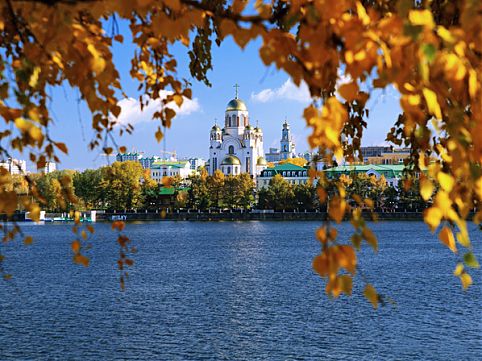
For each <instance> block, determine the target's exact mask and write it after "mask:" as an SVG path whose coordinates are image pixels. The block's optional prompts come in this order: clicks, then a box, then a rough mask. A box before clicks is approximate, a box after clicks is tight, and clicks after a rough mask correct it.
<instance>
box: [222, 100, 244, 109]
mask: <svg viewBox="0 0 482 361" xmlns="http://www.w3.org/2000/svg"><path fill="white" fill-rule="evenodd" d="M229 110H244V111H247V110H248V108H247V107H246V104H244V102H243V101H242V100H241V99H238V98H234V99H233V100H231V101H230V102H229V103H228V105H227V106H226V111H229Z"/></svg>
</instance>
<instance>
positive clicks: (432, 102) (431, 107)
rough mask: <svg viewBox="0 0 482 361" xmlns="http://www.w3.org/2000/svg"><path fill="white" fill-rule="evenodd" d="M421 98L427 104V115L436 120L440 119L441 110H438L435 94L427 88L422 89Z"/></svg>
mask: <svg viewBox="0 0 482 361" xmlns="http://www.w3.org/2000/svg"><path fill="white" fill-rule="evenodd" d="M423 96H424V97H425V101H426V102H427V107H428V111H429V113H430V114H432V115H434V116H435V118H437V119H442V110H441V109H440V105H439V103H438V101H437V94H435V92H434V91H432V90H430V89H428V88H423Z"/></svg>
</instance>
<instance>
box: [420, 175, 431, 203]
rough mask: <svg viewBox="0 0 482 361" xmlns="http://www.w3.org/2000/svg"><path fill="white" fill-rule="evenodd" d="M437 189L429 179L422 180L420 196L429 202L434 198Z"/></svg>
mask: <svg viewBox="0 0 482 361" xmlns="http://www.w3.org/2000/svg"><path fill="white" fill-rule="evenodd" d="M434 189H435V187H434V186H433V184H432V182H431V181H430V180H429V179H428V178H425V177H423V178H420V195H421V196H422V198H423V200H424V201H428V200H429V199H430V198H431V197H432V193H433V191H434Z"/></svg>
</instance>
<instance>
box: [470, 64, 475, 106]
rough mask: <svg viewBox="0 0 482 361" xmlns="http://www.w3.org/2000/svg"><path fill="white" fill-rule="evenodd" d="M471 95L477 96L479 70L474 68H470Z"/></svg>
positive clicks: (473, 97) (472, 96)
mask: <svg viewBox="0 0 482 361" xmlns="http://www.w3.org/2000/svg"><path fill="white" fill-rule="evenodd" d="M469 95H470V97H471V98H472V99H474V100H475V99H476V96H477V72H476V71H475V70H474V69H470V70H469Z"/></svg>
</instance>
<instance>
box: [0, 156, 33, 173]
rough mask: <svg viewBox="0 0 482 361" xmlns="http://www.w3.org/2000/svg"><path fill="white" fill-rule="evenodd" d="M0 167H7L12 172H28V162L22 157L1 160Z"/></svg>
mask: <svg viewBox="0 0 482 361" xmlns="http://www.w3.org/2000/svg"><path fill="white" fill-rule="evenodd" d="M0 167H1V168H4V169H6V170H7V171H8V172H9V173H10V174H26V173H27V162H26V161H24V160H22V159H15V158H8V159H7V160H6V161H0Z"/></svg>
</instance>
